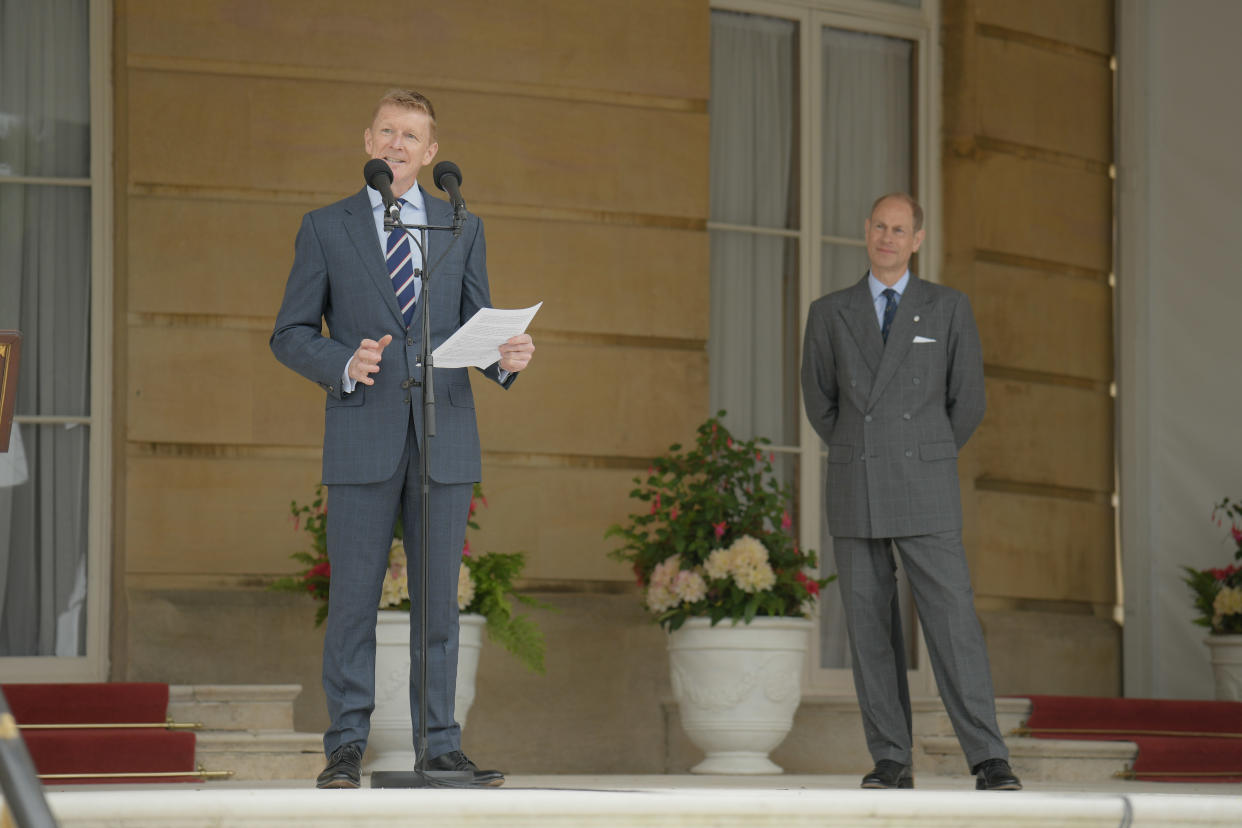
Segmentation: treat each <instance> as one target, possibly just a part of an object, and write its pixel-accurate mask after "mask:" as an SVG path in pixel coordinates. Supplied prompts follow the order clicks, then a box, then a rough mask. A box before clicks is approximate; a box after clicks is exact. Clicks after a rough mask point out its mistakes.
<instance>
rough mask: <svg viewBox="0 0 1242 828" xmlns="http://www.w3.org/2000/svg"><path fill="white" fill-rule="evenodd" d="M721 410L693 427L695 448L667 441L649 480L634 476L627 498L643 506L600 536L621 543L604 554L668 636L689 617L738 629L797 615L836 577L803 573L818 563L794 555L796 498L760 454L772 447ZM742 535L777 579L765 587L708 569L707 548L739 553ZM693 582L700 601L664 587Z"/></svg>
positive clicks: (810, 555)
mask: <svg viewBox="0 0 1242 828" xmlns="http://www.w3.org/2000/svg"><path fill="white" fill-rule="evenodd" d="M724 414H725V412H724V411H721V412H719V413H718V414H717V416H715V417H711V418H709V419H708V420H707V421H706V422H704V423H703V424H702V425H700V426H699V427H698V429H697V436H696V440H695V444H694V445H693V446H691V447H690V448H688V449H684V448H683V447H682V446H681V445H680V444H673V445H672V446H670V447H669V450H668V453H666V454H664V455H661V456H660V457H657V458H655V459H654V460H653V461H652V464H651V468H649V469H648V472H647V475H646V477H636V478H634V483H635V488H634V489H633V490H632V491H631V492H630V497H631V498H632V499H634V500H637V501H639V502H640V503H642V504H644V508H642V509H640V510H639V511H638V512H635V513H634V514H632V515H630V518H629V522H628V523H626V524H614V525H613V526H611V527H609V529H608V531H607V532H606V533H605V537H611V538H617V539H619V540H620V541H621V544H622V545H621V547H620V548H619V549H614V550H613V551H611V552H610V553H609V556H610V557H612V558H615V559H617V560H621V561H625V562H627V563H629V564H630V565H631V566H632V568H633V570H634V574H635V576H636V577H637V579H638V583H639V585H640V586H642V587H644V588H645V590H646V601H647V607H648V609H649V610H651V611H652V612H653V614H654V615H655V617H656V620H657V621H658V622H659V623H660V624H661V625H663V626H665V627H666V628H668V629H669V630H675V629H677V628H679V627H680V626H681V625H682V624H683V623H685V620H686V619H687V618H689V617H693V616H703V617H707V618H710V619H711V621H712V623H713V624H716V623H718V622H719V621H722V620H724V619H726V618H729V619H732V620H733V622H734V623H737V622H739V621H741V622H749V621H751V620H752V619H754V618H755V617H756V616H787V617H788V616H792V617H802V616H805V615H807V614H808V612H809V611H810V606H811V604H812V602H813V600H814V598H815V597H816V596H817V595H818V594H819V590H820V588H821V587H823V586H824V585H826V584H827V583H829V582H830V581H831V580H833V578H832V577H829V578H812V577H808V576H807V575H806V571H807V570H809V571H812V572H814V571H815V569H816V566H817V559H816V556H815V553H814V551H812V550H799V549H798V545H797V542H796V541H795V540H794V538H793V536H792V534H790V530H791V529H792V524H793V520H792V516H791V515H790V511H789V509H790V507H789V504H790V502H791V500H792V497H791V493H790V491H789V488H788V487H787V486H785V485H784V484H782V483H781V482H780V481H779V480H778V479H776V477H775V476H774V475H773V473H772V462H773V460H774V459H775V458H774V455H773V454H772V453H771V452H770V451H767V452H766V453H765V450H764V447H765V446H767V445H768V444H769V441H768V440H767V439H764V438H756V439H752V440H747V441H739V440H737V439H735V438H734V437H733V436H732V435H731V434H730V433H729V431H728V430H727V429H726V428H725V426H724V425H723V423H721V418H723V417H724ZM748 537H749V538H754V539H755V540H757V541H758V542H759V543H760V544H761V545H762V547H763V549H764V550H766V553H767V554H766V558H767V564H768V565H769V566H770V567H771V570H772V574H773V575H774V576H775V579H774V583H772V584H771V585H770V586H767V587H765V588H764V587H756V586H755V584H753V583H751V584H747V583H746V581H745V579H743V578H738V577H729V576H727V575H723V573H722V572H721V571H720V568H719V567H718V566H717V567H713V566H712V565H710V564H709V561H710V560H711V558H712V553H713V552H715V551H717V550H726V549H732V548H735V544H737V543H738V542H739V541H742V542H743V543H746V541H744V539H745V538H748ZM662 565H663V567H662ZM661 567H662V568H661ZM681 573H690V575H682V574H681ZM693 576H698V577H699V578H702V579H703V585H704V586H705V588H706V589H705V594H704V595H702V597H698V598H694V596H695V595H696V588H695V587H693V586H690V587H684V588H682V589H681V591H680V592H679V593H678V595H679V596H680V598H679V599H675V598H674V597H670V595H669V593H668V591H667V589H666V588H665V587H666V586H667V584H668V583H670V579H675V578H678V577H680V578H682V579H683V580H685V579H690V580H691V581H693ZM834 577H835V576H834ZM653 578H654V579H655V580H654V582H653ZM694 583H696V584H697V582H694ZM748 586H749V587H750V588H747V587H748ZM687 595H689V596H690V597H691V598H693V600H690V599H687V598H686V596H687ZM670 603H671V604H672V605H671V606H670Z"/></svg>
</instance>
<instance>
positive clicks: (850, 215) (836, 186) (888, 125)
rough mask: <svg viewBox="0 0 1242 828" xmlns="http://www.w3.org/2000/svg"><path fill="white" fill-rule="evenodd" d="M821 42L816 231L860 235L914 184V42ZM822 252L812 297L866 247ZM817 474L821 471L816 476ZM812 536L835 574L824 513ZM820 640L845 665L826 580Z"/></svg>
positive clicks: (851, 278)
mask: <svg viewBox="0 0 1242 828" xmlns="http://www.w3.org/2000/svg"><path fill="white" fill-rule="evenodd" d="M821 43H822V52H821V56H820V58H821V66H822V71H823V74H822V76H821V77H822V80H823V87H822V88H823V100H822V111H823V124H822V128H821V130H820V139H821V143H820V147H819V151H820V154H821V155H820V157H821V159H822V164H823V167H822V168H823V171H824V181H823V182H822V185H823V188H822V197H821V199H820V204H821V208H822V211H823V226H822V232H823V234H824V235H827V236H837V237H843V238H853V239H861V238H862V235H863V221H864V220H865V219H866V218H867V216H868V214H869V212H870V210H871V203H872V202H873V201H874V200H875V198H876V197H877V196H880V195H883V194H884V193H888V192H893V191H896V190H903V191H907V192H909V191H911V190H912V189H913V183H914V182H913V180H912V178H911V169H912V164H911V158H912V152H911V147H912V136H913V134H914V129H915V126H916V123H915V120H914V111H913V109H912V106H911V101H912V98H911V77H912V71H913V66H912V61H913V56H914V48H913V44H912V43H911V42H910V41H908V40H900V39H897V38H892V37H884V36H881V35H873V34H864V33H861V32H850V31H844V30H840V29H831V28H825V29H824V30H823V32H822V41H821ZM822 254H823V259H822V265H821V271H820V290H819V294H817V295H823V294H825V293H831V292H832V291H834V290H840V289H842V288H845V287H849V286H850V285H852V284H854V283H855V282H857V281H858V280H859V279H861V278H862V277H863V275H864V274H866V272H867V267H868V264H867V251H866V249H865V248H863V247H858V246H850V245H844V244H838V243H830V242H829V243H825V244H824V245H823V247H822ZM912 267H913V265H912ZM824 473H825V470H823V469H821V475H823V474H824ZM821 479H822V478H821ZM819 541H820V543H819V555H820V572H821V573H822V574H824V575H831V574H834V573H835V572H836V563H835V561H834V560H833V555H832V535H831V534H829V532H828V522H827V520H826V519H824V520H821V521H820V538H819ZM898 590H899V594H900V599H901V606H902V609H903V613H904V615H903V618H904V621H905V625H904V633H905V641H906V650H907V656H906V657H907V661H908V663H909V666H910V667H911V668H913V667H915V666H917V654H918V649H917V645H916V639H915V627H914V613H913V612H912V609H913V604H912V603H911V597H910V591H909V584H908V582H907V580H906V578H905V576H904V573H902V574H900V575H899V578H898ZM819 642H820V652H819V666H820V667H823V668H845V667H848V666H849V665H850V653H849V642H848V640H847V638H846V631H845V615H844V612H843V610H842V607H841V600H840V595H839V593H838V592H837V588H836V586H835V585H830V587H829V588H828V590H827V591H826V592H825V593H824V597H823V600H822V601H821V602H820V637H819Z"/></svg>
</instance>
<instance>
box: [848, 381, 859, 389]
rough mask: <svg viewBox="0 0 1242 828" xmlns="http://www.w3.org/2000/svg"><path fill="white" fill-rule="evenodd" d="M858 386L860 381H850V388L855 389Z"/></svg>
mask: <svg viewBox="0 0 1242 828" xmlns="http://www.w3.org/2000/svg"><path fill="white" fill-rule="evenodd" d="M857 386H858V380H850V388H855V387H857Z"/></svg>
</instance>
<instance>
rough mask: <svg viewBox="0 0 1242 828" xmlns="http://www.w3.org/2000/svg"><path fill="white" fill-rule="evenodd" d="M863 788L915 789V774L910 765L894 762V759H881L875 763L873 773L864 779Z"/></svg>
mask: <svg viewBox="0 0 1242 828" xmlns="http://www.w3.org/2000/svg"><path fill="white" fill-rule="evenodd" d="M860 787H863V788H913V787H914V774H913V773H912V772H911V770H910V766H909V765H903V764H901V763H900V762H894V761H893V760H892V759H881V760H880V761H878V762H876V763H875V767H874V768H872V770H871V773H869V774H867V775H866V776H864V777H863V778H862V785H861V786H860Z"/></svg>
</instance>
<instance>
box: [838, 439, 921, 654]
mask: <svg viewBox="0 0 1242 828" xmlns="http://www.w3.org/2000/svg"><path fill="white" fill-rule="evenodd" d="M820 463H821V464H822V465H821V468H820V481H821V483H822V490H823V491H828V480H827V463H826V462H824V460H822V459H821V460H820ZM819 544H820V548H819V550H818V551H819V573H820V577H821V578H826V577H828V576H829V575H835V574H836V572H837V562H836V558H835V557H833V549H832V535H831V533H830V532H829V531H828V515H827V512H826V511H821V518H820V531H819ZM893 558H894V561H895V562H896V563H897V572H896V578H897V602H898V606H899V607H901V633H902V640H903V643H904V644H905V650H906V668H907V669H909V670H916V669H918V667H919V652H918V633H917V630H916V629H915V621H916V619H917V617H918V616H917V613H916V611H915V607H914V593H913V592H912V591H911V590H910V581H909V579H908V578H907V577H906V572H905V569H904V567H902V566H901V556H900V555H899V554H898V553H897V551H896V550H895V549H894V550H893ZM819 612H820V616H819V667H820V668H821V669H825V670H828V669H837V670H840V669H846V668H849V667H850V666H851V665H852V664H853V659H852V658H851V657H850V643H849V636H848V633H847V631H846V626H845V610H844V608H843V607H842V604H841V587H840V583H839V582H838V581H833V582H832V583H831V584H829V585H828V587H827V588H826V589H825V590H824V591H823V594H822V595H821V598H820V602H819Z"/></svg>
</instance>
